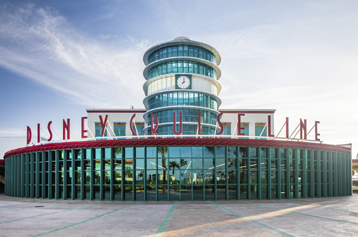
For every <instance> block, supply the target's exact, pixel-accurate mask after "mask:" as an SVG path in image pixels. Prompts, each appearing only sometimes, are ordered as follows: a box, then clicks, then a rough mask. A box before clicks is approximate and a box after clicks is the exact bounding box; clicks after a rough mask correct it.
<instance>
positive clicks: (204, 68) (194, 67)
mask: <svg viewBox="0 0 358 237" xmlns="http://www.w3.org/2000/svg"><path fill="white" fill-rule="evenodd" d="M170 73H195V74H200V75H204V76H208V77H211V78H214V79H216V71H215V70H214V69H213V68H212V67H210V66H208V65H206V64H203V63H198V62H193V61H169V62H165V63H162V64H159V65H157V66H154V67H152V68H151V69H150V70H149V71H148V79H150V78H153V77H156V76H160V75H165V74H170Z"/></svg>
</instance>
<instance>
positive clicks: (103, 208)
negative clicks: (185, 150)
mask: <svg viewBox="0 0 358 237" xmlns="http://www.w3.org/2000/svg"><path fill="white" fill-rule="evenodd" d="M357 203H358V195H357V194H354V195H353V196H345V197H334V198H309V199H285V200H255V201H254V200H250V201H183V202H169V201H168V202H164V201H161V202H131V201H86V200H85V201H80V200H46V199H26V198H14V197H8V196H5V195H4V194H0V236H42V235H44V236H66V237H69V236H219V235H221V236H357V235H358V205H357Z"/></svg>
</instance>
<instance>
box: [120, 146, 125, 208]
mask: <svg viewBox="0 0 358 237" xmlns="http://www.w3.org/2000/svg"><path fill="white" fill-rule="evenodd" d="M125 150H126V149H125V148H124V147H122V158H121V162H122V167H121V176H122V178H121V200H122V201H123V200H124V197H125V191H126V189H125V187H124V179H125V173H124V169H125V166H126V163H125V159H124V156H125V154H124V153H125Z"/></svg>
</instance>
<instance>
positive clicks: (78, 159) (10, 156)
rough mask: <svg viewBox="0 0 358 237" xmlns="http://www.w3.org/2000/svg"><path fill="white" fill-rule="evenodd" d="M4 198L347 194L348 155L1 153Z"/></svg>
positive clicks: (269, 145) (185, 143)
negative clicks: (3, 158)
mask: <svg viewBox="0 0 358 237" xmlns="http://www.w3.org/2000/svg"><path fill="white" fill-rule="evenodd" d="M5 157H6V159H5V166H6V169H7V170H9V171H10V172H9V175H7V176H6V180H5V182H6V186H5V194H6V195H9V196H16V197H27V198H50V199H90V200H107V199H108V200H233V199H235V200H242V199H282V198H306V197H333V196H344V195H351V189H352V186H351V175H350V170H351V160H350V149H347V148H344V147H341V146H333V145H323V144H314V143H304V142H287V141H273V140H252V139H250V140H240V139H205V138H201V139H188V138H183V139H158V138H157V139H127V140H121V141H119V140H110V141H93V142H68V143H61V144H49V145H42V146H36V147H26V148H20V149H17V150H12V151H10V152H7V153H6V154H5Z"/></svg>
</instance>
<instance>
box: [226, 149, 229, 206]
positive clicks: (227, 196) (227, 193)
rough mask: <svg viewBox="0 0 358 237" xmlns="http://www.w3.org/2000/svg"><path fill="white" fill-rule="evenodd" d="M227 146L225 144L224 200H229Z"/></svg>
mask: <svg viewBox="0 0 358 237" xmlns="http://www.w3.org/2000/svg"><path fill="white" fill-rule="evenodd" d="M228 161H229V159H228V147H227V146H225V177H226V180H225V181H226V183H225V184H226V185H225V186H226V187H225V196H226V200H229V170H228V169H229V166H228Z"/></svg>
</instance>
